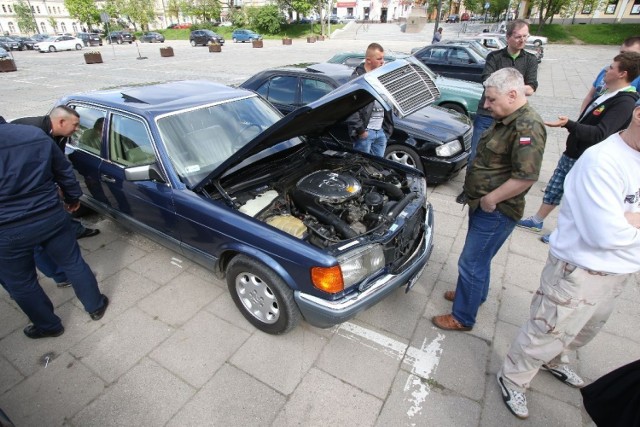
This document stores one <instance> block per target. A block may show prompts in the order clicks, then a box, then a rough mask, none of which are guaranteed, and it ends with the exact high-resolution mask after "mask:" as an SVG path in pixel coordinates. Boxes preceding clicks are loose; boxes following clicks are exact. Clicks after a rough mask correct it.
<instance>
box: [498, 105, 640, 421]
mask: <svg viewBox="0 0 640 427" xmlns="http://www.w3.org/2000/svg"><path fill="white" fill-rule="evenodd" d="M638 171H640V101H638V102H637V103H636V107H635V109H634V110H633V113H632V117H631V124H630V125H629V128H628V129H627V130H625V131H622V132H620V133H615V134H613V135H611V136H610V137H608V138H607V139H605V140H604V141H603V142H601V143H599V144H597V145H594V146H593V147H591V148H589V149H587V150H586V151H585V152H584V154H583V155H582V156H581V157H580V158H579V159H578V161H577V162H576V163H575V165H574V166H573V168H572V169H571V171H570V172H569V173H568V174H567V176H566V179H565V181H564V186H565V190H566V191H565V195H564V200H563V202H562V204H561V206H560V213H559V216H558V227H557V228H556V230H555V231H554V232H553V233H552V234H551V238H550V241H549V244H550V248H549V257H548V259H547V264H546V265H545V267H544V270H543V271H542V276H541V277H540V287H539V288H538V290H537V291H536V293H535V295H534V297H533V300H532V301H531V310H530V318H529V320H528V321H527V323H525V324H524V325H523V326H522V328H521V329H520V332H519V333H518V335H517V337H516V338H515V340H514V341H513V343H512V344H511V348H510V349H509V352H508V353H507V356H506V357H505V359H504V362H503V365H502V368H501V369H500V371H499V372H498V375H497V377H498V384H499V386H500V390H501V392H502V397H503V399H504V402H505V404H506V405H507V408H509V410H510V411H511V412H512V413H513V414H514V415H515V416H517V417H518V418H527V417H528V415H529V413H528V409H527V400H526V397H525V394H524V392H525V391H526V389H527V388H529V384H530V383H531V380H532V379H533V377H534V376H535V375H536V374H537V373H538V370H539V369H543V370H546V371H548V372H550V373H551V374H552V375H554V376H555V377H556V378H558V379H559V380H560V381H562V382H564V383H565V384H567V385H569V386H572V387H578V388H579V387H582V386H583V385H584V381H583V380H582V379H581V378H580V376H579V375H578V374H577V373H576V372H575V371H574V370H573V369H572V368H570V367H569V365H568V362H569V358H568V353H569V352H571V351H573V350H576V349H578V348H580V347H582V346H583V345H585V344H587V343H588V342H589V341H591V340H592V339H593V338H594V337H595V336H596V335H597V333H598V332H599V331H600V329H601V328H602V326H604V324H605V322H606V321H607V319H608V318H609V315H610V314H611V312H612V311H613V308H614V302H615V298H616V297H618V295H620V293H621V292H622V290H623V289H624V285H625V283H626V282H627V281H629V280H633V274H634V273H636V272H638V271H640V173H638Z"/></svg>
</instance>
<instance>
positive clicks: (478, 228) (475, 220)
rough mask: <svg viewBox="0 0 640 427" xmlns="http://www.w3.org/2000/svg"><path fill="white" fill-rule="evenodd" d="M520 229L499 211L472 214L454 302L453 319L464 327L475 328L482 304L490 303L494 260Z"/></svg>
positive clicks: (478, 211)
mask: <svg viewBox="0 0 640 427" xmlns="http://www.w3.org/2000/svg"><path fill="white" fill-rule="evenodd" d="M515 226H516V221H514V220H513V219H511V218H509V217H508V216H506V215H504V214H503V213H501V212H499V211H497V210H495V211H493V212H491V213H489V212H485V211H483V210H482V209H480V208H478V209H476V210H475V211H473V212H470V213H469V231H467V238H466V240H465V242H464V248H463V249H462V254H460V259H459V260H458V284H457V286H456V297H455V300H454V301H453V310H452V314H453V317H455V318H456V320H457V321H458V322H460V323H462V324H463V325H464V326H473V325H474V324H475V323H476V315H477V314H478V309H479V308H480V304H482V303H483V302H485V301H486V300H487V295H488V294H489V281H490V279H491V260H492V259H493V257H494V256H495V255H496V253H498V251H499V250H500V248H501V247H502V245H503V243H504V242H505V241H506V240H507V238H508V237H509V235H510V234H511V232H512V231H513V229H514V228H515Z"/></svg>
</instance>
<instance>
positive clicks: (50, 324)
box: [0, 209, 103, 331]
mask: <svg viewBox="0 0 640 427" xmlns="http://www.w3.org/2000/svg"><path fill="white" fill-rule="evenodd" d="M37 246H41V247H42V248H43V250H44V252H45V253H46V254H47V255H48V256H49V257H50V258H51V259H52V260H53V262H55V263H56V265H58V266H60V268H62V270H63V271H64V272H65V273H66V275H67V277H68V278H69V280H70V281H71V282H72V283H73V290H74V291H75V293H76V296H77V297H78V299H79V300H80V302H81V303H82V304H83V306H84V309H85V310H86V311H87V312H88V313H92V312H94V311H96V310H98V309H99V308H101V307H102V305H103V299H102V296H101V295H100V290H99V289H98V283H97V281H96V277H95V276H94V274H93V272H92V271H91V269H90V268H89V266H88V265H87V263H86V262H85V261H84V259H82V255H81V253H80V247H79V246H78V242H77V240H76V236H75V232H74V230H73V228H72V227H71V218H70V216H69V215H68V214H67V213H66V212H65V211H64V210H63V209H59V210H56V211H54V212H53V213H52V214H51V215H49V216H47V217H45V218H41V219H39V220H37V221H33V222H31V223H29V224H22V225H19V226H16V227H10V228H6V227H5V228H2V229H0V282H1V283H2V285H3V286H4V287H5V289H6V290H7V292H9V294H10V295H11V297H12V298H13V299H14V300H15V301H16V303H17V304H18V305H19V306H20V308H21V309H22V311H24V313H25V314H26V315H27V316H28V317H29V319H30V320H31V322H32V323H33V324H34V325H35V326H36V327H37V328H38V329H40V330H43V331H57V330H59V329H60V327H61V326H62V324H61V322H60V318H59V317H58V316H56V315H55V314H54V312H53V304H52V303H51V300H50V299H49V297H48V296H47V294H45V293H44V291H43V290H42V287H41V286H40V284H39V283H38V280H37V275H36V265H35V260H34V251H35V248H36V247H37Z"/></svg>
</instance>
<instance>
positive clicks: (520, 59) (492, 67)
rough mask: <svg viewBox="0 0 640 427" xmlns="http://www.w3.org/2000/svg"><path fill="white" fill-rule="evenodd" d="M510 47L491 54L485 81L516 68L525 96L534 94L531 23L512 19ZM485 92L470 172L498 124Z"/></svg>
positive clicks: (476, 121) (475, 128)
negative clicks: (484, 141)
mask: <svg viewBox="0 0 640 427" xmlns="http://www.w3.org/2000/svg"><path fill="white" fill-rule="evenodd" d="M506 36H507V47H505V48H504V49H500V50H495V51H493V52H490V53H489V55H487V61H486V62H485V64H484V69H483V70H482V81H483V82H484V81H485V80H487V79H488V78H489V76H490V75H491V74H493V73H494V72H496V71H498V70H501V69H503V68H515V69H516V70H518V71H520V74H522V77H524V84H525V92H524V93H525V95H526V96H531V95H533V93H534V92H535V91H536V89H537V88H538V58H536V56H535V55H534V54H533V53H529V52H527V51H526V50H524V47H525V45H526V44H527V38H528V37H529V24H528V23H527V21H523V20H522V19H516V20H515V21H511V22H509V25H508V26H507V34H506ZM484 101H485V94H484V92H483V93H482V97H481V98H480V102H478V111H477V113H476V117H475V119H474V120H473V135H472V137H471V150H470V152H469V158H468V160H467V173H469V168H470V167H471V163H472V161H473V158H474V157H475V156H476V150H477V148H478V142H479V141H480V137H481V136H482V134H483V133H484V132H485V131H486V130H488V129H489V128H490V127H491V126H492V125H493V123H494V120H493V117H491V112H490V111H489V110H487V109H485V108H484ZM466 201H467V198H466V195H465V193H464V191H463V192H462V193H460V194H459V195H458V197H456V202H458V203H461V204H464V203H466Z"/></svg>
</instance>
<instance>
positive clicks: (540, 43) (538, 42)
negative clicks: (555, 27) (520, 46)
mask: <svg viewBox="0 0 640 427" xmlns="http://www.w3.org/2000/svg"><path fill="white" fill-rule="evenodd" d="M533 45H534V46H535V47H540V46H542V40H540V39H536V40H534V41H533Z"/></svg>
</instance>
